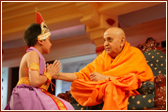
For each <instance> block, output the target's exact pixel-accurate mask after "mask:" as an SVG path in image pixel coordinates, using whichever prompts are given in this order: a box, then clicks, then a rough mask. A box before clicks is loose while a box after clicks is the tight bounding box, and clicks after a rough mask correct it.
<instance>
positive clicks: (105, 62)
mask: <svg viewBox="0 0 168 112" xmlns="http://www.w3.org/2000/svg"><path fill="white" fill-rule="evenodd" d="M92 72H98V73H100V74H103V75H108V76H115V77H118V78H113V77H111V78H109V79H108V80H100V81H94V82H93V81H90V78H89V74H90V73H92ZM76 74H77V77H78V79H77V80H75V81H73V83H72V85H71V94H72V96H73V97H74V98H75V99H76V101H77V102H78V103H79V104H81V105H83V106H93V105H97V104H100V103H102V102H104V105H103V109H105V110H122V109H124V110H126V109H127V103H128V98H129V96H132V95H137V94H139V93H138V92H137V91H136V89H138V88H139V86H140V82H141V81H148V80H149V81H153V79H154V76H153V73H152V70H151V68H150V67H149V66H148V64H147V62H146V60H145V57H144V55H143V53H142V52H141V51H140V50H139V49H137V48H135V47H132V46H130V44H129V43H127V42H125V46H124V48H123V50H122V52H121V53H120V54H119V55H118V56H117V57H116V58H115V59H112V58H111V57H110V56H109V55H108V54H107V53H106V52H105V51H103V53H102V54H100V55H99V56H98V57H97V58H96V59H95V60H94V61H93V62H91V63H90V64H88V65H87V66H86V67H85V68H83V69H82V70H80V71H79V72H78V73H76Z"/></svg>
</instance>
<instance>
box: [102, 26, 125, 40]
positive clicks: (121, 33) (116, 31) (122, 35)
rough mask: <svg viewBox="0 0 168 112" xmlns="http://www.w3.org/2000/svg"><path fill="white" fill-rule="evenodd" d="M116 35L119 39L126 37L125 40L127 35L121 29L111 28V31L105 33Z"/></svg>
mask: <svg viewBox="0 0 168 112" xmlns="http://www.w3.org/2000/svg"><path fill="white" fill-rule="evenodd" d="M107 33H108V34H113V35H114V34H115V35H118V36H119V37H124V38H125V33H124V31H123V30H122V29H121V28H118V27H111V28H109V29H107V30H106V31H105V33H104V34H107Z"/></svg>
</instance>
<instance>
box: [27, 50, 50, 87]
mask: <svg viewBox="0 0 168 112" xmlns="http://www.w3.org/2000/svg"><path fill="white" fill-rule="evenodd" d="M32 63H36V64H38V65H39V55H38V53H37V52H36V51H31V52H29V54H28V56H27V65H28V67H30V65H31V64H32ZM28 74H29V79H30V83H31V85H32V86H34V87H40V86H41V85H43V84H44V83H45V82H46V81H47V77H46V76H44V75H40V73H39V71H38V70H32V69H29V71H28Z"/></svg>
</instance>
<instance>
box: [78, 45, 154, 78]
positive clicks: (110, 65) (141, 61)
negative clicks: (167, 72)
mask: <svg viewBox="0 0 168 112" xmlns="http://www.w3.org/2000/svg"><path fill="white" fill-rule="evenodd" d="M93 72H98V73H100V74H103V75H108V76H115V77H120V76H124V75H127V74H128V73H135V74H137V75H138V76H139V78H140V79H141V81H147V80H149V81H153V79H154V76H153V72H152V70H151V68H150V67H149V65H148V64H147V62H146V59H145V57H144V55H143V53H142V52H141V51H140V50H139V49H138V48H135V47H132V46H130V44H129V43H128V42H125V46H124V48H123V50H122V52H121V53H120V54H119V55H118V56H117V57H116V58H115V59H112V58H111V57H110V56H109V55H108V54H107V53H106V52H105V51H103V53H102V54H100V55H99V56H98V57H97V58H96V59H95V60H94V61H93V62H91V63H90V64H88V65H87V66H86V67H84V68H83V69H82V70H80V71H79V72H77V73H76V74H77V77H78V79H85V80H86V81H89V80H90V78H89V74H90V73H93Z"/></svg>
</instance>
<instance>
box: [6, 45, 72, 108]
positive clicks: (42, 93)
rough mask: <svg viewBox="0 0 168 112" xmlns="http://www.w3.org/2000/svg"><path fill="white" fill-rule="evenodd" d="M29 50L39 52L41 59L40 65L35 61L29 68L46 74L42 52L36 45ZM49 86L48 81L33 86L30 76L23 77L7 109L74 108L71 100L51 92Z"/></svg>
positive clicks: (13, 92) (14, 90)
mask: <svg viewBox="0 0 168 112" xmlns="http://www.w3.org/2000/svg"><path fill="white" fill-rule="evenodd" d="M29 51H36V52H38V54H39V59H40V61H39V65H38V64H35V63H33V64H32V65H30V67H29V69H32V70H38V69H39V72H40V75H46V73H45V60H44V58H43V56H42V54H41V53H40V52H39V51H38V50H37V49H36V48H34V47H30V48H29V49H28V50H27V52H29ZM48 87H49V84H47V83H46V84H43V85H42V86H41V87H39V88H37V87H33V86H31V84H30V80H29V77H28V76H27V77H23V78H21V79H20V80H19V81H18V83H17V86H16V87H15V88H14V89H13V91H12V95H11V98H10V101H9V103H8V105H7V106H6V108H5V110H9V109H11V110H74V108H73V107H72V105H71V104H70V103H69V102H67V101H65V100H63V99H61V98H58V97H56V96H54V95H52V94H51V93H49V92H48V91H47V89H48Z"/></svg>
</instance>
